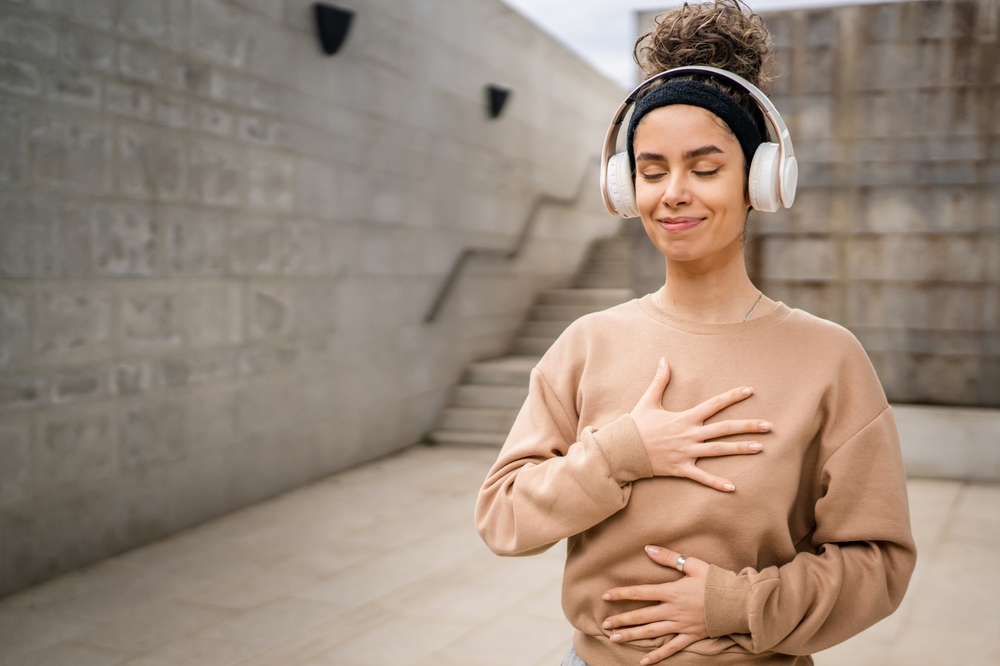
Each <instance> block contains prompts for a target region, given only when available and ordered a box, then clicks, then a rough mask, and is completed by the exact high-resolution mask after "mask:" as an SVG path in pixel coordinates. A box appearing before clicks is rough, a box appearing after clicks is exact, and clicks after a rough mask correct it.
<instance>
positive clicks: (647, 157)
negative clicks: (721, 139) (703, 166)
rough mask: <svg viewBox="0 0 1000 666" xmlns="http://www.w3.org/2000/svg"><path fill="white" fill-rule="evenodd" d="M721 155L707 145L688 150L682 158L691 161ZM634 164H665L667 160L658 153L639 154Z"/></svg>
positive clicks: (715, 148) (720, 150) (716, 149)
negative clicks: (706, 156)
mask: <svg viewBox="0 0 1000 666" xmlns="http://www.w3.org/2000/svg"><path fill="white" fill-rule="evenodd" d="M716 154H722V149H721V148H719V147H718V146H713V145H708V146H702V147H701V148H695V149H694V150H689V151H687V152H686V153H684V155H682V157H683V158H684V159H685V160H693V159H694V158H696V157H704V156H705V155H716ZM635 161H636V162H666V161H667V158H665V157H664V156H663V155H661V154H659V153H647V152H643V153H639V154H638V155H636V156H635Z"/></svg>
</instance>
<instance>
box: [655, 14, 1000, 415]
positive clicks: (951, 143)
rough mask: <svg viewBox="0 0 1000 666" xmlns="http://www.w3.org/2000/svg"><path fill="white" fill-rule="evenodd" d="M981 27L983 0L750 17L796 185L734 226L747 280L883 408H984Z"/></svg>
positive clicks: (986, 73)
mask: <svg viewBox="0 0 1000 666" xmlns="http://www.w3.org/2000/svg"><path fill="white" fill-rule="evenodd" d="M652 15H653V13H646V14H643V15H640V17H639V25H640V29H641V28H642V26H645V25H646V24H647V23H648V21H649V20H650V19H651V18H652ZM998 15H1000V14H998V12H997V1H996V0H979V1H978V2H976V1H968V0H964V1H955V2H940V1H929V2H928V1H925V2H905V3H893V4H879V5H864V6H847V7H839V8H832V9H810V10H794V11H782V12H773V13H766V14H764V17H765V20H766V22H767V25H768V27H769V28H770V30H771V32H772V35H773V38H774V45H775V46H776V48H777V54H778V65H779V66H778V70H779V77H778V78H777V79H776V80H775V82H774V84H773V87H772V90H773V93H772V99H773V101H774V102H775V104H776V105H777V107H778V109H779V110H780V111H781V113H782V116H783V118H784V119H785V121H786V122H787V123H788V126H789V129H790V131H791V133H792V137H793V139H794V140H795V150H796V154H797V156H798V159H799V164H800V166H801V180H800V185H799V194H798V199H797V200H796V202H795V205H794V206H793V207H792V208H791V209H790V210H788V211H782V212H780V213H775V214H771V215H768V214H759V213H758V214H753V215H751V228H752V229H753V230H754V232H755V233H756V234H757V237H756V239H755V241H753V242H752V244H751V247H750V250H751V251H750V264H751V268H752V270H753V272H754V273H755V274H756V276H757V278H758V284H759V286H761V288H763V289H764V291H765V292H766V293H767V294H768V295H770V296H771V297H773V298H776V299H780V300H783V301H785V302H786V303H788V304H789V305H792V306H795V307H800V308H803V309H805V310H808V311H810V312H813V313H815V314H817V315H819V316H822V317H826V318H829V319H832V320H834V321H837V322H839V323H841V324H844V325H846V326H847V327H848V328H850V329H851V330H852V331H853V332H854V333H855V334H856V335H857V336H858V338H859V339H860V340H861V342H862V344H864V346H865V348H866V349H867V351H868V354H869V356H870V357H871V359H872V361H873V363H874V364H875V367H876V369H877V370H878V373H879V376H880V378H881V380H882V382H883V385H884V386H885V389H886V392H887V393H888V395H889V397H890V399H891V400H894V401H897V402H914V403H936V404H948V405H970V406H994V407H996V406H1000V94H998V93H1000V42H998V40H997V37H998V29H997V17H998ZM654 259H655V258H654ZM661 261H662V260H661Z"/></svg>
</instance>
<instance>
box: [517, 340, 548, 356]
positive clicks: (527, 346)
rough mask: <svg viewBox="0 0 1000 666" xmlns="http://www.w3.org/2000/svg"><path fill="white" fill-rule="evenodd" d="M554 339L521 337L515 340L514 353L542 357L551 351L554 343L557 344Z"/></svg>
mask: <svg viewBox="0 0 1000 666" xmlns="http://www.w3.org/2000/svg"><path fill="white" fill-rule="evenodd" d="M555 341H556V339H555V338H554V337H544V338H541V337H533V336H528V335H522V336H519V337H518V338H517V339H516V340H514V353H515V354H537V355H539V356H541V355H542V354H544V353H545V352H547V351H548V350H549V347H551V346H552V343H553V342H555Z"/></svg>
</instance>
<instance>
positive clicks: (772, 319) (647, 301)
mask: <svg viewBox="0 0 1000 666" xmlns="http://www.w3.org/2000/svg"><path fill="white" fill-rule="evenodd" d="M636 302H637V303H638V304H639V308H640V309H641V310H642V311H643V312H644V313H646V314H647V315H648V316H649V317H650V318H652V319H655V320H656V321H658V322H660V323H661V324H664V325H666V326H669V327H671V328H676V329H678V330H681V331H685V332H687V333H694V334H696V335H727V334H730V333H746V332H749V331H755V330H757V329H759V328H765V327H767V326H771V325H772V324H777V323H778V322H780V321H781V320H783V319H784V318H785V317H787V316H788V315H789V314H791V312H792V310H791V308H789V307H788V306H787V305H785V304H784V303H782V302H781V301H778V304H777V306H776V307H774V309H772V310H771V311H770V312H768V313H767V314H764V315H762V316H758V317H753V318H751V319H750V321H741V322H735V323H732V324H705V323H702V322H698V321H689V320H687V319H681V318H680V317H675V316H674V315H671V314H667V313H666V312H664V311H663V309H662V308H660V307H659V306H658V305H657V304H656V300H655V299H654V295H653V294H646V295H645V296H643V297H642V298H639V299H636Z"/></svg>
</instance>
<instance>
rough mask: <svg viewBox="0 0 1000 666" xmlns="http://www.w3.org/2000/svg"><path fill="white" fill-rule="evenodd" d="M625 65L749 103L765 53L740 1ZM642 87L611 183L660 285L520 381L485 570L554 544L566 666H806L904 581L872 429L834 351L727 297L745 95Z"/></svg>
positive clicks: (491, 482) (746, 168) (741, 210)
mask: <svg viewBox="0 0 1000 666" xmlns="http://www.w3.org/2000/svg"><path fill="white" fill-rule="evenodd" d="M643 43H644V44H648V46H646V47H645V48H644V49H640V48H639V46H638V45H637V52H638V53H641V54H642V55H643V56H644V58H643V64H644V65H645V66H646V68H647V74H655V73H657V72H660V71H663V70H668V69H672V68H676V67H682V66H689V65H707V66H712V67H717V68H721V69H723V70H728V71H729V72H732V73H734V74H737V75H740V76H742V77H743V78H744V79H747V80H748V81H749V82H750V83H752V84H754V85H758V86H759V85H760V84H761V83H764V82H766V72H765V71H763V68H764V65H765V64H766V63H767V61H768V58H769V56H770V53H769V50H768V36H767V33H766V31H765V29H764V27H763V24H762V22H761V21H760V19H759V17H757V16H756V15H754V14H752V13H750V12H749V11H748V10H744V8H743V7H742V6H741V5H739V4H738V3H737V2H736V0H717V1H716V2H714V3H711V4H704V5H694V6H688V5H685V6H684V7H682V8H679V9H676V10H673V11H670V12H668V13H667V14H665V15H663V16H662V17H661V18H660V20H659V21H658V24H657V26H656V27H655V29H654V30H653V32H652V33H651V34H650V35H647V36H646V39H645V40H643V41H642V42H641V44H643ZM637 60H638V58H637ZM658 83H659V84H660V85H658V86H655V85H654V86H650V87H649V89H648V90H646V91H645V93H646V94H645V96H643V97H642V98H641V99H640V100H639V101H638V102H637V103H636V105H635V108H634V110H633V114H632V120H631V122H630V125H629V137H628V162H627V163H626V164H625V165H624V166H622V168H623V169H624V168H631V169H632V174H630V175H631V176H632V177H633V178H634V188H635V190H634V193H635V201H634V205H635V207H636V209H637V212H638V214H639V216H640V217H641V219H642V223H643V226H644V227H645V230H646V232H647V234H648V235H649V238H650V239H651V241H652V242H653V244H654V245H655V246H656V247H657V248H658V249H659V250H660V252H661V253H662V254H663V256H664V258H665V266H666V280H665V284H664V286H663V288H662V289H660V290H659V291H657V292H656V293H654V294H650V295H647V296H645V297H643V298H641V299H637V300H634V301H631V302H629V303H626V304H623V305H620V306H617V307H615V308H612V309H610V310H606V311H604V312H600V313H595V314H592V315H588V316H586V317H583V318H582V319H580V320H578V321H577V322H575V323H574V324H573V325H571V326H570V327H569V328H568V329H567V330H566V331H565V332H564V333H563V335H562V336H560V338H559V339H558V340H557V341H556V343H555V344H554V345H553V346H552V348H551V349H550V350H549V351H548V352H547V353H546V354H545V356H544V357H543V358H542V359H541V361H539V363H538V365H537V367H536V368H535V369H534V370H533V371H532V374H531V384H530V391H529V396H528V399H527V400H526V402H525V404H524V406H523V408H522V409H521V412H520V413H519V415H518V417H517V420H516V422H515V424H514V426H513V428H512V430H511V433H510V436H509V438H508V440H507V442H506V444H505V445H504V448H503V450H502V451H501V453H500V456H499V459H498V460H497V462H496V464H495V465H494V467H493V469H492V470H491V471H490V473H489V475H488V477H487V479H486V482H485V484H484V485H483V488H482V491H481V492H480V496H479V501H478V504H477V508H476V521H477V526H478V528H479V531H480V534H481V535H482V536H483V539H484V540H485V541H486V543H487V544H488V545H489V546H490V548H491V549H493V550H494V551H495V552H497V553H499V554H502V555H529V554H533V553H538V552H541V551H543V550H545V549H547V548H549V547H550V546H552V545H553V544H554V543H556V542H557V541H559V540H560V539H563V538H566V539H568V544H567V560H566V570H565V575H564V582H563V608H564V611H565V612H566V615H567V617H568V619H569V620H570V622H571V623H572V624H573V626H574V627H576V629H577V632H576V635H575V638H574V641H573V648H571V650H570V652H569V653H567V656H566V659H565V661H564V664H574V665H579V664H589V665H590V666H617V665H621V666H625V665H634V664H636V663H638V664H651V663H656V662H659V661H661V660H663V659H667V658H668V657H669V658H670V663H673V664H678V665H683V664H705V663H708V662H711V663H712V664H748V663H754V664H757V663H759V664H808V663H812V660H811V658H809V656H808V655H809V654H811V653H812V652H814V651H817V650H822V649H824V648H826V647H829V646H831V645H834V644H836V643H838V642H840V641H843V640H845V639H847V638H849V637H850V636H852V635H854V634H856V633H858V632H860V631H862V630H863V629H865V628H866V627H868V626H870V625H871V624H873V623H874V622H876V621H878V620H879V619H881V618H883V617H885V616H887V615H888V614H890V613H891V612H892V611H893V610H894V609H895V608H896V607H897V606H898V604H899V603H900V601H901V600H902V597H903V594H904V592H905V590H906V585H907V583H908V580H909V577H910V574H911V572H912V570H913V566H914V563H915V557H916V553H915V549H914V546H913V540H912V537H911V534H910V528H909V516H908V512H907V501H906V486H905V478H904V475H903V467H902V462H901V458H900V453H899V443H898V438H897V435H896V430H895V426H894V422H893V418H892V412H891V410H890V409H889V406H888V404H887V403H886V399H885V396H884V394H883V392H882V388H881V386H880V385H879V382H878V379H877V377H876V375H875V372H874V370H873V369H872V366H871V364H870V362H869V361H868V358H867V356H866V355H865V352H864V350H863V349H862V348H861V346H860V345H859V344H858V342H857V340H855V338H854V337H853V336H852V335H851V334H850V333H849V332H848V331H846V330H845V329H843V328H841V327H839V326H837V325H835V324H832V323H830V322H827V321H824V320H822V319H818V318H816V317H813V316H811V315H809V314H807V313H805V312H802V311H799V310H792V309H789V308H788V307H787V306H785V305H784V304H782V303H778V302H775V301H772V300H771V299H769V298H767V297H766V296H763V295H762V294H761V293H760V292H759V291H758V290H757V288H756V287H754V285H753V284H752V282H751V281H750V279H749V278H748V276H747V272H746V269H745V266H744V259H743V241H744V228H745V225H746V220H747V215H748V211H749V209H750V207H751V203H752V202H755V203H756V205H757V206H758V207H761V208H765V209H767V208H768V206H769V205H770V204H768V203H767V202H765V203H763V204H761V203H759V200H760V199H761V196H762V195H761V194H760V193H759V192H751V190H752V189H753V188H755V187H758V186H759V183H756V182H754V181H752V180H751V181H750V182H749V183H748V175H749V174H750V165H751V163H752V161H753V159H754V156H755V155H756V154H757V153H758V149H759V148H761V144H762V143H763V142H764V138H765V137H767V127H768V125H767V121H766V119H765V117H764V115H763V113H762V111H761V107H760V106H759V105H758V103H757V102H755V101H754V99H753V96H752V95H751V94H749V93H748V90H749V88H748V87H740V86H739V85H737V84H736V83H734V82H733V80H730V79H727V78H726V77H724V76H717V75H713V74H709V73H707V72H696V73H687V74H685V75H684V76H678V77H675V78H669V77H668V78H666V79H664V80H663V81H660V82H658ZM706 89H710V90H706ZM710 109H711V110H710ZM727 118H728V120H726V119H727ZM788 149H789V152H788V153H786V157H787V156H789V155H790V144H789V146H788ZM772 157H773V156H772ZM759 159H760V158H759ZM612 162H614V160H613V161H612ZM612 166H613V164H612ZM775 168H778V167H775ZM755 173H756V172H755ZM784 177H785V178H786V179H787V178H789V175H788V174H787V173H786V174H784ZM748 184H749V188H748ZM785 185H786V186H788V183H787V182H786V183H785ZM779 190H780V187H779ZM791 190H794V182H792V183H791ZM751 194H753V196H751ZM779 194H780V196H778V195H773V193H772V195H773V196H772V198H774V196H778V198H779V199H782V200H783V201H784V202H785V203H786V204H789V203H790V200H791V196H792V195H793V192H788V191H785V192H779ZM764 198H766V197H764ZM772 203H773V202H772ZM772 209H773V208H772ZM619 210H621V209H620V208H619ZM654 370H655V377H654V379H653V381H652V384H649V383H648V382H649V375H650V374H651V373H652V372H653V371H654Z"/></svg>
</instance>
